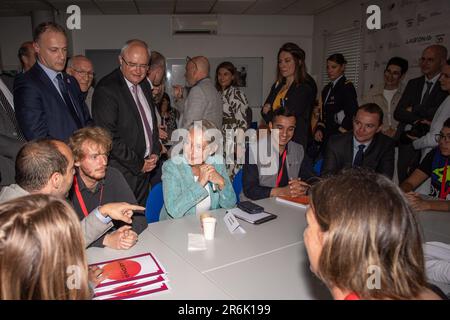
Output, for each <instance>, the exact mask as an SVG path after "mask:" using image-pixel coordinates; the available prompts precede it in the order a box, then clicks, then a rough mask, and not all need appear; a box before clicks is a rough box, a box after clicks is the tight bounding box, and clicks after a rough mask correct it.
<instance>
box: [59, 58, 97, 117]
mask: <svg viewBox="0 0 450 320" xmlns="http://www.w3.org/2000/svg"><path fill="white" fill-rule="evenodd" d="M66 72H67V74H70V75H71V76H72V77H74V78H75V79H77V82H78V85H79V86H80V90H81V92H82V93H83V94H84V95H85V99H84V101H85V102H86V105H87V107H88V109H89V114H92V96H93V94H94V88H93V87H92V83H93V81H94V75H95V74H94V66H93V65H92V62H91V60H89V59H88V58H86V57H85V56H83V55H81V54H80V55H76V56H73V57H72V58H70V59H69V63H68V64H67V68H66Z"/></svg>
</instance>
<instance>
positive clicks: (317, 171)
mask: <svg viewBox="0 0 450 320" xmlns="http://www.w3.org/2000/svg"><path fill="white" fill-rule="evenodd" d="M322 165H323V158H322V159H319V160H317V161H316V163H314V168H313V171H314V173H315V174H316V175H317V176H319V177H320V174H321V173H322Z"/></svg>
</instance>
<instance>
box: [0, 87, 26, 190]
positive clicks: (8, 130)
mask: <svg viewBox="0 0 450 320" xmlns="http://www.w3.org/2000/svg"><path fill="white" fill-rule="evenodd" d="M24 142H25V138H24V136H23V134H22V132H21V131H20V128H19V125H18V123H17V120H16V116H15V112H14V106H13V96H12V94H11V92H10V91H9V90H8V88H7V86H6V85H5V83H4V82H3V81H2V80H1V79H0V189H1V188H2V186H7V185H9V184H11V183H14V161H15V158H16V155H17V152H19V149H20V148H21V147H22V145H23V144H24Z"/></svg>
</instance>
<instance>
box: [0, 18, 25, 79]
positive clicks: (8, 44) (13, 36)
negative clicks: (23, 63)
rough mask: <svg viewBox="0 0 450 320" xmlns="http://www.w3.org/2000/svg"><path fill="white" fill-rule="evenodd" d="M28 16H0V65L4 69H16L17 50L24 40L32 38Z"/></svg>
mask: <svg viewBox="0 0 450 320" xmlns="http://www.w3.org/2000/svg"><path fill="white" fill-rule="evenodd" d="M32 37H33V35H32V30H31V18H30V17H5V18H0V62H1V64H0V66H1V67H2V69H5V70H18V69H19V68H20V62H19V59H18V58H17V50H19V47H20V45H21V44H22V43H23V42H25V41H30V40H32Z"/></svg>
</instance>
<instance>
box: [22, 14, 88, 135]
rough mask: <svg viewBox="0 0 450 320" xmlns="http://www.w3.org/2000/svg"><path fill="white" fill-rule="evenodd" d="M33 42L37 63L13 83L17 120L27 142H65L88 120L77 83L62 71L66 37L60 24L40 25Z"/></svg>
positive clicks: (86, 123) (64, 59)
mask: <svg viewBox="0 0 450 320" xmlns="http://www.w3.org/2000/svg"><path fill="white" fill-rule="evenodd" d="M33 40H34V42H33V46H34V49H35V51H36V54H37V58H38V60H37V62H36V63H35V64H34V65H33V67H31V69H30V70H28V71H27V72H26V73H24V74H23V76H22V77H18V78H17V79H16V81H15V83H14V105H15V108H16V116H17V120H18V122H19V125H20V127H21V129H22V132H23V133H24V135H25V138H26V139H27V140H32V139H36V138H56V139H59V140H66V139H68V138H69V137H70V136H71V134H72V133H73V132H74V131H75V130H77V129H80V128H82V127H85V126H86V125H88V124H90V123H91V121H92V120H91V118H90V116H89V112H88V109H87V107H86V104H85V103H84V98H83V94H82V92H81V91H80V88H79V86H78V83H77V80H76V79H75V78H74V77H72V76H69V75H68V74H66V73H64V72H63V71H64V68H65V64H66V59H67V38H66V34H65V31H64V29H63V28H62V27H61V26H60V25H57V24H55V23H53V22H44V23H41V24H40V25H38V26H37V27H36V29H35V30H34V34H33Z"/></svg>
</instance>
